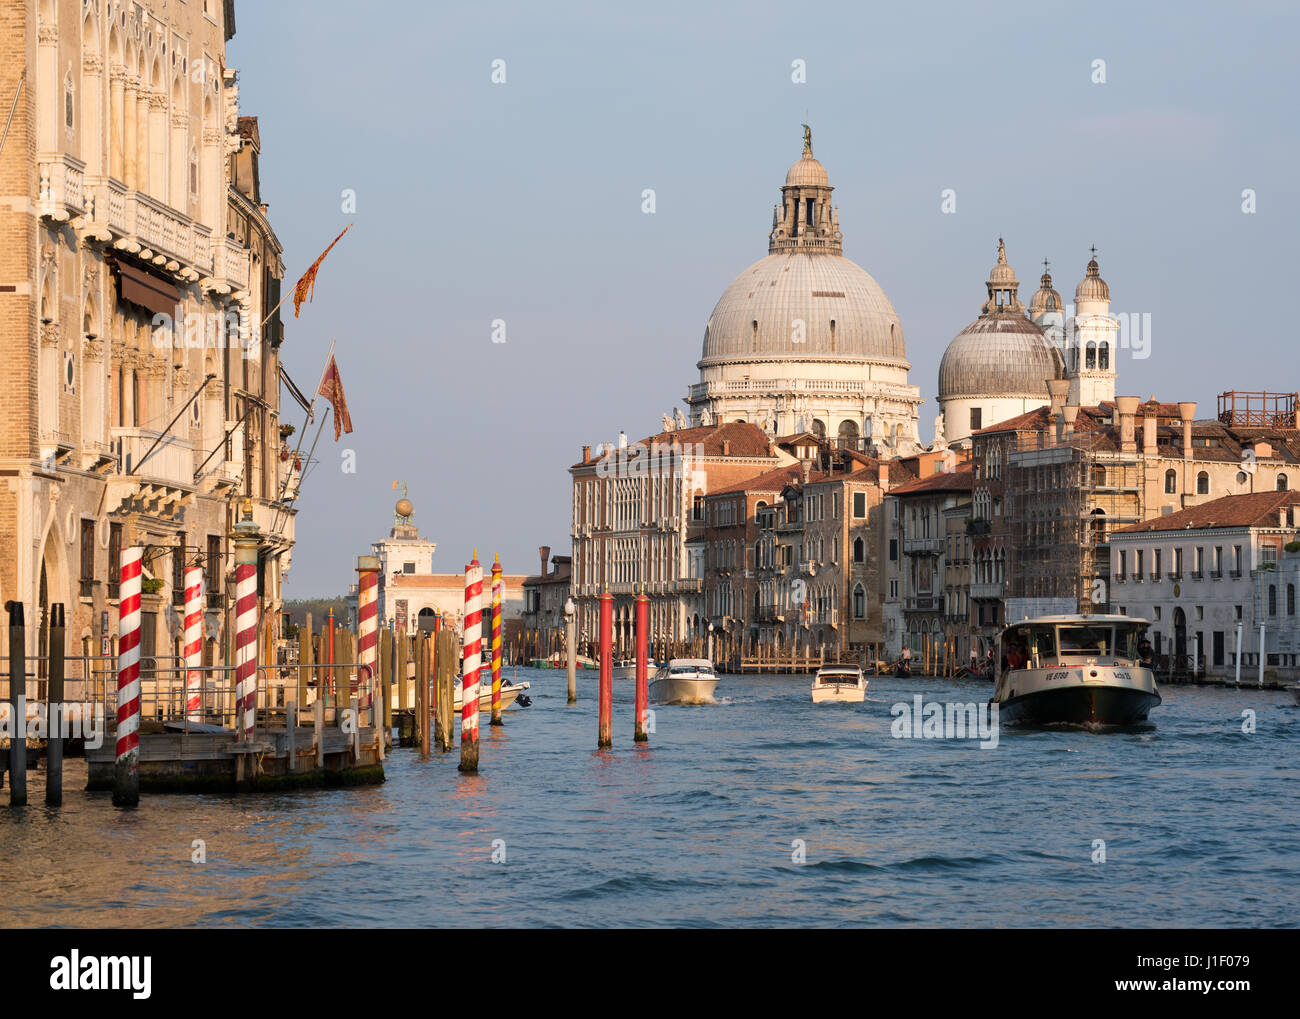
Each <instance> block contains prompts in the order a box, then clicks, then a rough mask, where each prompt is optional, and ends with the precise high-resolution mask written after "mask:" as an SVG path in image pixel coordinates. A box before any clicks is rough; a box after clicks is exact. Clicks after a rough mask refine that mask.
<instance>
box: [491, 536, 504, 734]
mask: <svg viewBox="0 0 1300 1019" xmlns="http://www.w3.org/2000/svg"><path fill="white" fill-rule="evenodd" d="M504 590H505V584H504V583H503V582H502V580H501V557H500V556H496V557H495V558H494V559H493V561H492V723H491V724H492V725H501V724H502V722H501V594H502V592H503V591H504Z"/></svg>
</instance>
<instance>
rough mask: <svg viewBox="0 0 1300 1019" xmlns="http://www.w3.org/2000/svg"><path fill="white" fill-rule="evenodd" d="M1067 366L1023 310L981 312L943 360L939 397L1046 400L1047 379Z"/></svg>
mask: <svg viewBox="0 0 1300 1019" xmlns="http://www.w3.org/2000/svg"><path fill="white" fill-rule="evenodd" d="M1064 374H1065V366H1064V364H1062V362H1061V356H1060V354H1059V353H1057V350H1056V348H1055V347H1054V346H1053V345H1052V344H1051V343H1050V342H1049V341H1048V339H1047V337H1045V336H1044V335H1043V331H1042V330H1041V329H1039V328H1038V326H1036V325H1034V323H1033V322H1031V321H1029V319H1027V318H1025V317H1024V316H1023V315H1005V314H1004V315H981V316H980V317H979V318H977V319H976V320H975V321H974V322H972V323H971V324H970V325H968V326H967V327H966V328H965V329H963V330H962V331H961V332H959V333H958V334H957V335H956V337H954V338H953V341H952V342H951V343H950V344H948V349H947V350H946V351H944V354H943V360H942V361H940V362H939V400H940V401H943V400H948V399H951V398H954V397H977V398H985V397H1003V396H1025V397H1042V398H1043V399H1047V380H1048V379H1059V378H1062V377H1064Z"/></svg>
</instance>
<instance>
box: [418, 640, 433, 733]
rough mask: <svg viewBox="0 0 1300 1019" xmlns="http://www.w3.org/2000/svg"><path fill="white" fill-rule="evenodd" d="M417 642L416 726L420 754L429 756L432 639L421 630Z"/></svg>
mask: <svg viewBox="0 0 1300 1019" xmlns="http://www.w3.org/2000/svg"><path fill="white" fill-rule="evenodd" d="M416 643H417V644H418V646H419V654H418V655H417V656H416V663H415V719H416V722H415V727H416V731H417V732H418V733H419V734H420V756H421V757H428V756H429V664H430V658H431V654H430V651H431V647H430V645H431V641H430V640H429V635H428V634H427V633H423V632H421V633H420V635H419V638H418V639H417V641H416Z"/></svg>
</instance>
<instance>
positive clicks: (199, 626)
mask: <svg viewBox="0 0 1300 1019" xmlns="http://www.w3.org/2000/svg"><path fill="white" fill-rule="evenodd" d="M174 554H175V555H179V554H180V553H179V552H177V553H174ZM202 667H203V569H202V567H199V566H187V567H185V717H186V718H188V719H189V720H190V721H191V722H201V721H203V673H202V672H200V671H199V670H200V669H201V668H202Z"/></svg>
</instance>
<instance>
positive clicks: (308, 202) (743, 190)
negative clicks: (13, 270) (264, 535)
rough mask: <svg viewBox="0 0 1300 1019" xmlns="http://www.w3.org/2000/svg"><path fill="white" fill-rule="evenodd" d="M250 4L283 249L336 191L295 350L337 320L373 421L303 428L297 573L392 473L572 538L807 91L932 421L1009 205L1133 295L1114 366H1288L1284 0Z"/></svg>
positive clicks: (1079, 270) (1040, 242)
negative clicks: (349, 467) (313, 461)
mask: <svg viewBox="0 0 1300 1019" xmlns="http://www.w3.org/2000/svg"><path fill="white" fill-rule="evenodd" d="M236 21H237V27H238V34H237V35H236V36H235V38H234V39H233V40H232V41H231V43H230V47H229V51H228V61H229V63H230V65H231V66H233V67H235V68H237V69H238V70H239V72H240V103H241V109H242V112H243V113H244V114H247V115H254V116H257V117H258V118H259V121H260V130H261V138H262V161H261V175H262V190H263V198H264V200H265V201H267V202H268V203H270V210H271V219H272V223H273V224H274V226H275V228H276V230H277V232H278V234H279V236H280V240H281V241H282V242H283V244H284V247H285V260H286V263H287V270H286V274H287V276H288V277H289V278H291V279H296V278H297V277H298V275H300V274H301V273H302V271H303V270H304V269H305V268H306V266H307V265H308V264H309V263H310V262H311V261H312V259H314V258H315V257H316V255H317V254H319V253H320V251H321V249H323V247H324V246H325V245H326V244H327V243H328V242H329V241H330V240H331V239H332V238H333V237H334V235H335V234H336V233H337V232H338V231H339V229H341V228H342V226H343V224H344V223H345V222H346V221H347V220H348V219H349V218H354V219H355V226H354V227H353V229H352V231H351V232H350V233H349V234H348V236H347V237H346V238H344V240H343V242H342V243H341V244H340V245H339V246H338V247H337V248H335V249H334V251H333V252H332V253H331V254H330V257H329V259H328V260H327V261H326V263H325V265H324V267H323V268H322V270H321V274H320V277H319V280H318V287H317V291H316V299H315V303H314V304H312V305H307V306H304V308H303V311H302V316H301V317H300V318H299V319H297V320H296V321H295V320H294V319H293V318H292V316H290V317H289V318H288V320H287V322H286V340H285V345H284V348H283V350H282V355H283V358H284V362H285V364H286V367H287V368H288V370H289V372H290V374H291V375H293V376H294V378H295V379H296V380H297V381H298V382H299V384H300V385H302V386H304V387H307V386H311V385H314V384H315V382H316V380H317V378H318V377H319V374H320V370H321V364H322V361H323V358H324V356H325V352H326V350H327V348H328V346H329V343H330V341H331V339H334V340H336V341H337V349H336V357H337V359H338V362H339V367H340V370H341V371H342V373H343V380H344V384H345V387H346V390H347V396H348V402H349V405H350V408H351V412H352V418H353V422H354V424H355V427H356V431H355V432H354V433H353V434H352V435H350V436H344V437H343V440H342V441H341V442H340V443H339V444H338V445H337V446H336V445H335V444H334V443H333V441H332V431H331V432H328V433H327V434H326V436H325V437H324V438H323V439H322V440H321V445H320V447H319V448H318V457H319V459H320V463H319V465H318V466H317V467H316V468H315V470H314V471H313V472H312V474H311V475H310V476H309V478H308V480H307V482H306V485H305V486H304V495H303V502H302V504H301V512H300V514H299V517H298V523H297V536H298V547H297V549H296V551H295V555H294V562H293V569H292V571H291V573H290V574H289V577H288V583H287V585H286V589H285V594H286V597H290V598H295V597H311V596H316V595H324V594H332V593H336V592H341V591H344V590H346V587H347V584H348V583H349V582H350V581H351V580H352V579H353V578H354V576H355V574H354V573H353V569H354V567H355V565H356V564H355V557H356V556H357V555H359V554H363V553H366V552H368V551H369V543H370V542H371V541H372V540H375V539H377V538H379V537H382V536H384V535H385V534H386V533H387V529H388V527H389V526H391V520H392V516H391V515H392V503H393V500H394V493H393V491H392V488H391V484H392V481H393V480H394V479H401V480H404V481H405V482H406V483H407V485H408V488H409V491H410V497H411V499H412V501H413V502H414V503H415V506H416V516H415V522H416V523H417V524H418V525H419V526H420V528H421V532H422V534H423V535H424V536H425V537H428V538H431V539H433V540H435V541H437V542H438V551H437V553H436V555H435V560H434V561H435V567H436V568H437V569H439V570H445V571H455V570H458V569H461V568H462V567H463V565H464V563H465V562H466V560H467V559H468V557H469V554H470V552H471V550H472V549H473V548H475V547H477V548H478V549H479V550H480V553H481V557H482V556H483V555H486V556H489V557H490V556H491V555H492V554H494V553H498V552H499V553H500V555H501V561H502V564H503V565H504V566H505V568H506V569H507V571H509V572H516V571H517V572H521V573H526V572H535V569H536V566H537V546H539V545H543V544H549V545H552V546H554V548H555V550H556V551H557V552H558V551H565V550H567V548H568V544H569V539H568V519H569V479H568V474H567V472H566V468H567V466H568V465H569V464H570V463H572V462H573V461H574V460H575V459H577V457H578V454H579V451H580V447H581V446H582V445H583V444H586V443H596V442H599V441H602V440H605V439H613V438H615V437H616V436H617V434H618V432H619V430H620V429H624V430H626V431H627V432H628V434H629V435H630V436H632V437H634V438H635V437H638V436H641V435H645V434H649V433H651V432H653V431H655V430H657V429H658V427H659V420H660V415H661V414H662V413H663V412H664V411H666V410H670V409H671V408H672V407H674V406H681V399H682V397H683V396H684V395H685V392H686V387H687V385H689V384H690V383H691V382H693V381H697V379H698V373H697V370H696V368H695V362H696V360H697V359H698V358H699V355H700V344H701V341H702V338H703V333H704V326H705V323H706V322H707V320H708V317H709V314H710V312H711V311H712V309H713V305H714V303H715V302H716V301H717V299H718V297H719V296H720V295H721V294H722V292H723V290H724V289H725V288H726V287H727V285H728V284H729V283H730V282H731V280H732V279H734V278H735V276H737V275H738V274H739V273H740V272H741V270H743V269H744V268H745V267H746V266H748V265H749V264H750V263H751V262H753V261H754V260H756V259H757V258H759V257H761V256H762V255H764V254H765V253H766V251H767V232H768V229H769V228H770V220H771V210H772V205H773V204H774V203H775V202H776V201H777V199H778V197H779V188H780V185H781V183H782V182H783V180H784V175H785V171H786V169H787V167H788V166H789V164H790V163H791V162H793V161H794V160H795V159H796V158H798V156H799V152H800V142H801V129H800V126H799V125H800V123H801V122H802V121H803V120H804V119H805V113H806V115H807V118H808V120H809V122H810V123H811V125H812V128H813V142H814V148H815V150H816V155H817V157H818V158H819V159H820V160H821V161H822V162H823V163H824V164H825V166H826V168H827V171H828V172H829V174H830V179H831V183H832V184H833V185H835V187H836V191H835V199H836V202H837V204H838V205H839V208H840V224H841V228H842V229H843V232H844V250H845V254H846V255H847V256H848V257H849V258H851V259H853V260H854V261H855V262H857V263H858V264H860V265H861V266H862V267H863V268H865V269H866V270H867V271H868V272H869V273H871V274H872V275H873V276H874V277H875V278H876V280H877V281H878V282H879V283H880V284H881V286H882V287H883V288H884V290H885V292H886V293H887V294H888V295H889V297H890V299H891V300H892V301H893V304H894V306H895V308H896V309H897V311H898V313H899V316H900V318H901V321H902V324H903V329H904V334H905V336H906V340H907V348H908V356H909V358H910V360H911V363H912V371H911V381H912V383H913V384H914V385H918V386H920V388H921V393H922V395H923V396H924V397H925V398H926V403H925V404H924V405H923V406H922V408H921V434H922V437H923V438H925V439H927V440H928V438H929V437H930V435H931V431H932V427H933V426H932V422H933V419H934V417H935V415H936V414H937V413H938V408H937V405H936V404H935V402H934V397H935V379H936V374H937V371H938V365H939V359H940V357H941V356H942V355H943V350H944V348H945V346H946V345H947V343H948V341H949V340H950V339H951V338H952V337H953V336H954V335H955V334H956V333H957V332H958V331H959V330H960V329H961V328H962V327H963V326H964V325H965V324H966V323H968V322H969V321H970V320H971V319H973V318H975V317H976V315H977V314H978V312H979V307H980V304H981V302H982V301H983V299H984V285H983V281H984V280H985V278H986V277H987V273H988V270H989V268H990V267H991V266H992V265H993V263H994V261H995V258H996V247H997V238H998V237H999V236H1003V237H1005V238H1006V244H1007V255H1008V260H1009V261H1010V263H1011V264H1012V266H1013V267H1014V268H1015V269H1016V272H1017V275H1018V277H1019V279H1020V281H1021V291H1020V293H1021V298H1022V299H1024V300H1028V297H1029V295H1030V294H1031V293H1032V292H1033V290H1034V289H1036V288H1037V283H1038V276H1039V274H1040V273H1041V271H1042V269H1041V262H1042V259H1043V258H1044V257H1047V258H1050V259H1051V260H1052V269H1053V274H1054V277H1055V282H1056V288H1057V289H1058V290H1059V291H1060V292H1061V293H1062V295H1063V296H1065V297H1066V298H1067V300H1068V299H1070V298H1071V297H1072V296H1073V292H1074V286H1075V284H1076V283H1077V282H1078V280H1079V279H1080V277H1081V276H1082V274H1083V270H1084V266H1085V264H1086V262H1087V259H1088V247H1089V246H1090V245H1092V244H1095V245H1096V246H1097V249H1098V259H1099V261H1100V263H1101V269H1102V275H1103V276H1104V277H1105V278H1106V280H1107V282H1108V283H1109V284H1110V288H1111V297H1112V311H1116V312H1124V313H1150V315H1151V322H1152V337H1151V340H1152V343H1151V350H1150V356H1149V357H1148V358H1146V359H1143V360H1133V359H1130V358H1129V357H1128V355H1127V354H1123V355H1122V356H1121V359H1120V361H1119V364H1118V367H1119V386H1118V389H1119V392H1120V393H1122V394H1133V395H1139V396H1142V397H1144V398H1145V397H1147V396H1149V395H1152V394H1156V395H1157V396H1159V397H1160V398H1161V399H1165V400H1183V399H1191V400H1196V401H1198V403H1199V409H1198V416H1212V414H1213V411H1214V402H1215V397H1216V396H1217V394H1218V393H1219V392H1221V391H1223V390H1225V389H1229V388H1237V389H1265V388H1267V389H1273V390H1283V391H1290V390H1294V389H1297V388H1300V384H1298V380H1297V375H1298V373H1297V371H1296V369H1295V365H1294V363H1293V361H1292V360H1291V356H1292V352H1293V351H1294V350H1295V344H1294V341H1292V340H1288V339H1287V335H1288V332H1289V329H1288V327H1287V326H1285V324H1283V325H1282V326H1278V324H1277V323H1278V322H1279V321H1282V322H1283V323H1284V322H1285V315H1286V314H1287V304H1288V303H1289V302H1290V300H1291V299H1292V295H1293V294H1294V292H1295V287H1294V283H1293V280H1294V276H1295V271H1296V262H1297V256H1296V234H1297V226H1298V225H1300V216H1298V215H1297V212H1298V207H1300V201H1298V197H1300V194H1298V193H1300V183H1297V175H1296V173H1295V167H1296V165H1297V163H1298V162H1300V158H1298V157H1300V143H1298V141H1297V132H1296V126H1295V125H1296V119H1295V110H1294V99H1295V97H1296V96H1297V95H1300V70H1297V64H1296V61H1295V60H1294V54H1293V48H1294V45H1295V41H1296V38H1297V27H1298V26H1297V22H1298V21H1300V16H1298V15H1297V8H1296V6H1295V5H1293V4H1287V3H1280V2H1277V3H1260V2H1249V0H1248V2H1241V3H1237V4H1234V5H1232V6H1231V7H1225V6H1224V5H1221V4H1213V5H1212V4H1207V3H1186V4H1179V5H1176V6H1170V5H1159V6H1153V7H1150V8H1148V7H1145V6H1144V5H1140V4H1133V3H1126V4H1112V3H1104V2H1094V3H1088V4H1078V3H1052V2H1036V3H1024V4H1016V3H1008V4H1001V5H998V6H997V8H996V15H995V14H992V13H990V12H989V11H988V10H987V9H986V8H984V7H982V6H979V5H967V4H930V5H924V6H922V5H896V4H890V5H860V4H850V3H844V4H824V5H819V4H804V5H789V4H769V3H744V4H740V3H736V4H699V3H689V4H688V3H657V4H653V5H635V6H629V5H617V6H616V5H606V4H595V3H592V4H581V3H560V2H557V3H551V4H546V5H533V4H517V5H516V4H502V3H485V4H479V5H474V6H473V7H472V8H467V9H463V10H450V9H446V7H445V6H444V5H441V4H425V3H404V2H390V3H385V4H382V5H378V4H377V5H371V6H369V7H362V6H361V5H358V4H355V3H338V2H329V0H317V2H311V3H308V2H305V0H293V2H290V0H275V2H274V3H258V4H253V3H249V2H244V3H239V4H237V7H236ZM796 59H799V60H803V61H805V62H806V66H807V81H806V83H804V84H796V83H794V82H792V80H791V73H792V72H791V65H792V62H793V61H794V60H796ZM495 60H503V61H505V76H506V81H505V83H504V84H494V83H493V82H492V80H491V79H492V64H493V61H495ZM1095 60H1104V61H1105V76H1106V82H1105V84H1094V83H1093V81H1092V78H1093V62H1094V61H1095ZM644 188H653V189H655V192H656V209H657V211H656V212H655V214H654V215H645V214H643V213H642V211H641V193H642V190H643V189H644ZM947 188H951V189H953V190H955V191H956V195H957V212H956V214H954V215H945V214H943V213H941V211H940V206H941V193H942V192H943V190H944V189H947ZM1246 188H1251V189H1254V192H1255V196H1256V197H1255V202H1256V212H1255V213H1253V214H1249V215H1248V214H1244V213H1243V212H1242V192H1243V190H1244V189H1246ZM344 189H353V190H354V191H355V193H356V214H355V217H348V216H346V215H344V213H343V212H342V211H341V208H340V205H341V197H340V196H341V193H342V192H343V190H344ZM495 319H503V320H504V321H505V323H506V342H505V343H499V344H494V343H493V342H492V336H491V329H492V322H493V320H495ZM288 403H289V401H287V400H286V406H288ZM285 418H286V420H289V421H292V422H293V423H294V424H296V425H297V426H298V427H300V428H301V426H302V421H301V417H300V416H298V415H296V414H295V413H294V412H292V411H289V410H286V413H285ZM343 450H353V451H355V465H356V471H355V473H345V472H344V471H343V470H342V465H343V462H344V460H343V456H342V451H343Z"/></svg>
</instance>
